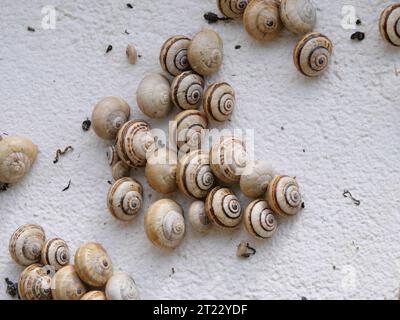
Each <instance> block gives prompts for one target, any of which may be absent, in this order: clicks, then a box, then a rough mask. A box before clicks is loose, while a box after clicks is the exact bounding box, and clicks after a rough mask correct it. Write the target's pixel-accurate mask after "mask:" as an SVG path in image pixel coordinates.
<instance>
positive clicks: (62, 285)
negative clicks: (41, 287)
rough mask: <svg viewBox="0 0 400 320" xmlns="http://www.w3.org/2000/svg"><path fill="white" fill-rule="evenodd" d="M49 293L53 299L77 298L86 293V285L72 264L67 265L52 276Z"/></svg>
mask: <svg viewBox="0 0 400 320" xmlns="http://www.w3.org/2000/svg"><path fill="white" fill-rule="evenodd" d="M51 293H52V296H53V299H54V300H79V299H81V298H82V296H83V295H84V294H85V293H86V287H85V285H84V284H83V282H82V281H81V279H79V277H78V274H77V273H76V271H75V269H74V266H71V265H68V266H65V267H63V268H61V269H60V270H58V271H57V273H56V274H55V275H54V277H53V278H52V280H51Z"/></svg>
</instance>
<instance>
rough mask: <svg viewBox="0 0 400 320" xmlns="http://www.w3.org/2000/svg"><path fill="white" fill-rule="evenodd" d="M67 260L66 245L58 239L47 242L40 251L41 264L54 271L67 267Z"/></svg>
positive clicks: (68, 256)
mask: <svg viewBox="0 0 400 320" xmlns="http://www.w3.org/2000/svg"><path fill="white" fill-rule="evenodd" d="M69 259H70V253H69V248H68V245H67V243H66V242H65V241H64V240H62V239H60V238H54V239H50V240H48V241H47V242H46V244H45V245H44V247H43V249H42V263H43V264H44V265H48V266H52V267H53V268H54V269H55V270H56V271H57V270H59V269H61V268H62V267H65V266H66V265H68V263H69Z"/></svg>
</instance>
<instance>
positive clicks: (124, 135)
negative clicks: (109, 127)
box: [116, 120, 154, 167]
mask: <svg viewBox="0 0 400 320" xmlns="http://www.w3.org/2000/svg"><path fill="white" fill-rule="evenodd" d="M153 148H154V137H153V135H152V134H151V132H150V126H149V124H148V123H147V122H145V121H141V120H131V121H128V122H127V123H125V124H124V125H123V126H122V128H121V130H119V131H118V137H117V143H116V149H117V153H118V157H119V158H120V159H121V160H122V161H123V162H124V163H125V164H126V165H128V166H130V167H144V166H145V165H146V158H147V156H149V155H150V154H151V152H152V149H153Z"/></svg>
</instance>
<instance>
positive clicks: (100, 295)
mask: <svg viewBox="0 0 400 320" xmlns="http://www.w3.org/2000/svg"><path fill="white" fill-rule="evenodd" d="M81 300H107V299H106V295H105V294H104V292H103V291H98V290H94V291H89V292H87V293H85V294H84V295H83V296H82V298H81Z"/></svg>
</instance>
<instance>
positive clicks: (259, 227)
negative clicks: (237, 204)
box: [243, 200, 278, 239]
mask: <svg viewBox="0 0 400 320" xmlns="http://www.w3.org/2000/svg"><path fill="white" fill-rule="evenodd" d="M243 219H244V226H245V228H246V230H247V232H248V233H250V234H251V235H252V236H254V237H256V238H258V239H268V238H271V237H272V236H273V235H274V233H275V231H276V228H277V227H278V221H277V220H276V218H275V215H274V213H273V212H272V211H271V209H269V207H268V204H267V202H266V201H264V200H254V201H253V202H251V203H250V204H249V205H248V206H247V208H246V210H245V212H244V218H243Z"/></svg>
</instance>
